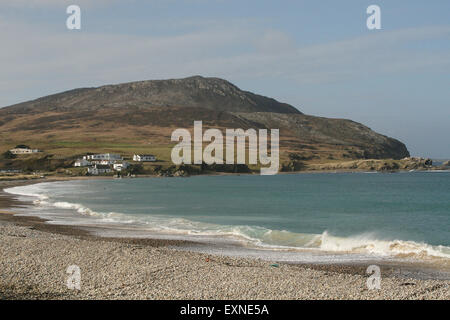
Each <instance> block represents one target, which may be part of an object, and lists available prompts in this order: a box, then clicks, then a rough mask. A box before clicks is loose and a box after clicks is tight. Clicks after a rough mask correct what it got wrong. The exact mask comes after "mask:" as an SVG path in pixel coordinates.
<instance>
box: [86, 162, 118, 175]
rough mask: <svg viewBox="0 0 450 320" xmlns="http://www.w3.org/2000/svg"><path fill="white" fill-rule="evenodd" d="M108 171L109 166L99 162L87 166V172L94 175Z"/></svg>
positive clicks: (109, 169)
mask: <svg viewBox="0 0 450 320" xmlns="http://www.w3.org/2000/svg"><path fill="white" fill-rule="evenodd" d="M110 172H112V170H111V167H110V166H104V165H101V164H96V165H94V166H92V167H89V168H88V173H89V174H92V175H94V176H97V175H99V174H103V173H110Z"/></svg>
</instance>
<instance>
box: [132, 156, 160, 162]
mask: <svg viewBox="0 0 450 320" xmlns="http://www.w3.org/2000/svg"><path fill="white" fill-rule="evenodd" d="M133 161H139V162H155V161H156V157H155V156H154V155H152V154H135V155H134V156H133Z"/></svg>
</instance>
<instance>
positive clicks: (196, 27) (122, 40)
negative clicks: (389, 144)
mask: <svg viewBox="0 0 450 320" xmlns="http://www.w3.org/2000/svg"><path fill="white" fill-rule="evenodd" d="M69 4H78V5H79V6H80V7H81V11H82V26H81V30H80V31H69V30H67V29H66V26H65V20H66V18H67V14H66V13H65V9H66V7H67V6H68V5H69ZM371 4H376V5H379V6H380V8H381V22H382V29H381V30H368V29H367V27H366V19H367V16H368V15H367V14H366V8H367V7H368V6H369V5H371ZM0 43H1V48H2V50H0V106H6V105H10V104H13V103H18V102H22V101H25V100H29V99H33V98H37V97H40V96H43V95H47V94H51V93H56V92H59V91H64V90H68V89H72V88H76V87H90V86H99V85H104V84H109V83H120V82H127V81H136V80H147V79H163V78H179V77H185V76H190V75H196V74H200V75H204V76H216V77H221V78H225V79H227V80H229V81H231V82H233V83H234V84H236V85H237V86H239V87H240V88H241V89H244V90H248V91H253V92H255V93H260V94H264V95H267V96H271V97H274V98H276V99H278V100H280V101H283V102H287V103H290V104H292V105H294V106H296V107H297V108H299V109H300V110H301V111H302V112H304V113H307V114H312V115H318V116H327V117H336V118H349V119H352V120H355V121H358V122H362V123H363V124H365V125H367V126H369V127H371V128H372V129H374V130H376V131H378V132H380V133H383V134H386V135H389V136H392V137H395V138H397V139H400V140H401V141H403V142H405V143H406V145H407V147H408V149H409V150H410V152H411V154H413V155H419V156H427V157H434V158H450V144H449V142H448V138H449V136H450V90H449V88H450V85H449V84H450V1H447V0H434V1H411V0H409V1H406V0H396V1H376V0H372V1H364V0H346V1H331V0H327V1H299V0H297V1H261V0H258V1H245V0H241V1H234V0H149V1H137V0H136V1H133V0H123V1H119V0H109V1H107V0H98V1H89V0H78V1H76V0H72V1H64V0H40V1H39V0H14V1H3V0H0Z"/></svg>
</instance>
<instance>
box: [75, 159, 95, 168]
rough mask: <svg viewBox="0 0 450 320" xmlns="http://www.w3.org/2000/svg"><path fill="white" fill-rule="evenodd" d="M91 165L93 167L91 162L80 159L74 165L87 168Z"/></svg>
mask: <svg viewBox="0 0 450 320" xmlns="http://www.w3.org/2000/svg"><path fill="white" fill-rule="evenodd" d="M90 165H91V162H90V161H87V160H86V159H78V160H77V161H75V163H74V164H73V166H74V167H87V166H90Z"/></svg>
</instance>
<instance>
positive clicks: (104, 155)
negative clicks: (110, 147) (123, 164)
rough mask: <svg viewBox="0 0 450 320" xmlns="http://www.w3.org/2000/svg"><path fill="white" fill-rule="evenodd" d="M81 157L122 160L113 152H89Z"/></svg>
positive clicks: (86, 158)
mask: <svg viewBox="0 0 450 320" xmlns="http://www.w3.org/2000/svg"><path fill="white" fill-rule="evenodd" d="M83 159H85V160H97V161H102V160H106V161H117V160H122V157H121V156H120V154H114V153H102V154H91V155H87V156H84V157H83Z"/></svg>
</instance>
